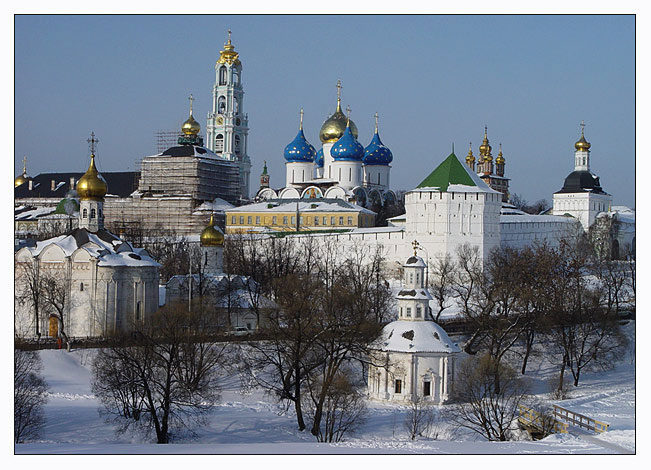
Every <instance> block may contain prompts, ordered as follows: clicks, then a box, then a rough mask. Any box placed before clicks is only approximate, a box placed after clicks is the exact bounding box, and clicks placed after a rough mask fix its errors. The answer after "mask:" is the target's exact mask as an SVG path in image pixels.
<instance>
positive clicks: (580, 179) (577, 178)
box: [556, 170, 606, 194]
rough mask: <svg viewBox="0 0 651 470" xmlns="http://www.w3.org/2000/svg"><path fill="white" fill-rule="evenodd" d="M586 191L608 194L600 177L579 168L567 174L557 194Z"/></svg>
mask: <svg viewBox="0 0 651 470" xmlns="http://www.w3.org/2000/svg"><path fill="white" fill-rule="evenodd" d="M585 191H590V192H593V193H597V194H606V192H605V191H604V190H603V189H602V187H601V184H599V177H598V176H597V175H593V174H592V173H590V172H589V171H585V170H579V171H573V172H572V173H570V174H569V175H567V178H565V183H564V184H563V187H562V188H561V190H560V191H557V192H556V194H560V193H582V192H585Z"/></svg>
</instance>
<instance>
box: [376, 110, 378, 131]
mask: <svg viewBox="0 0 651 470" xmlns="http://www.w3.org/2000/svg"><path fill="white" fill-rule="evenodd" d="M377 118H378V114H377V111H376V112H375V133H376V134H377Z"/></svg>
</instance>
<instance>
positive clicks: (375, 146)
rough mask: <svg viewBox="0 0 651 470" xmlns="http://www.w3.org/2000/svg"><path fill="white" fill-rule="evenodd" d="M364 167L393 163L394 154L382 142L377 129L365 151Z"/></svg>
mask: <svg viewBox="0 0 651 470" xmlns="http://www.w3.org/2000/svg"><path fill="white" fill-rule="evenodd" d="M362 161H363V162H364V165H388V164H389V163H391V162H392V161H393V154H392V153H391V150H389V147H387V146H386V145H384V144H383V143H382V141H381V140H380V134H378V131H377V129H376V130H375V135H373V139H372V140H371V143H370V144H368V147H366V148H365V149H364V159H363V160H362Z"/></svg>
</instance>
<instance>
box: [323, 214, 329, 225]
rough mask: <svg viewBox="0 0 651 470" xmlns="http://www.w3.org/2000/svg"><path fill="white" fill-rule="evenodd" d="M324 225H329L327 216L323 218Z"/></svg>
mask: <svg viewBox="0 0 651 470" xmlns="http://www.w3.org/2000/svg"><path fill="white" fill-rule="evenodd" d="M323 225H328V218H327V217H326V216H325V215H324V216H323Z"/></svg>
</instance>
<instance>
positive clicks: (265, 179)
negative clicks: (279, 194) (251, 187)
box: [260, 160, 269, 189]
mask: <svg viewBox="0 0 651 470" xmlns="http://www.w3.org/2000/svg"><path fill="white" fill-rule="evenodd" d="M268 187H269V173H268V172H267V160H265V161H264V168H263V169H262V174H261V175H260V189H264V188H268Z"/></svg>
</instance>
